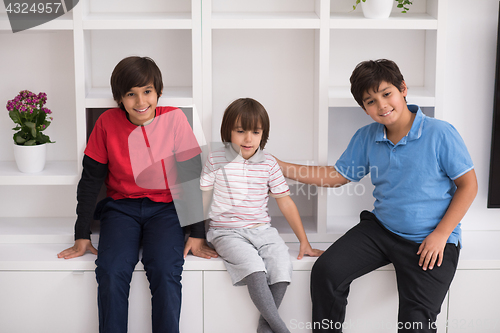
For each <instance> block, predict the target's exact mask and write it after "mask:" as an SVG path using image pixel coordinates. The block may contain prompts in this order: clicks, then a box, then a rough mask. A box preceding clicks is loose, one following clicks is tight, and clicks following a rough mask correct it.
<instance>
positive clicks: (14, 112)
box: [9, 110, 21, 124]
mask: <svg viewBox="0 0 500 333" xmlns="http://www.w3.org/2000/svg"><path fill="white" fill-rule="evenodd" d="M9 116H10V119H12V121H14V122H15V123H16V124H20V123H21V115H20V114H19V111H17V110H12V111H9Z"/></svg>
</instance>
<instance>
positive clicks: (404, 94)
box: [400, 81, 408, 97]
mask: <svg viewBox="0 0 500 333" xmlns="http://www.w3.org/2000/svg"><path fill="white" fill-rule="evenodd" d="M400 91H401V93H402V94H403V96H404V97H406V95H408V87H407V86H406V82H405V81H403V82H401V89H400Z"/></svg>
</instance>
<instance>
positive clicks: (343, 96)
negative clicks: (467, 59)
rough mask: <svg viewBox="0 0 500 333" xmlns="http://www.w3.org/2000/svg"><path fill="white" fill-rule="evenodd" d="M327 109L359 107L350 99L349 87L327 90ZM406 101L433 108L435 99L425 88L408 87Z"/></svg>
mask: <svg viewBox="0 0 500 333" xmlns="http://www.w3.org/2000/svg"><path fill="white" fill-rule="evenodd" d="M328 97H329V103H328V106H329V107H359V105H358V103H357V102H356V101H355V100H354V98H353V97H352V94H351V91H350V87H330V88H329V90H328ZM406 99H407V101H408V103H410V104H417V105H419V106H421V107H432V106H435V97H434V95H433V93H432V92H431V90H430V89H428V88H426V87H409V88H408V96H407V98H406Z"/></svg>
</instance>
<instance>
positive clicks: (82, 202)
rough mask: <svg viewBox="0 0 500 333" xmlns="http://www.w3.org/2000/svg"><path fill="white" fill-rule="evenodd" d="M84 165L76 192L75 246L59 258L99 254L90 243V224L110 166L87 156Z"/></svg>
mask: <svg viewBox="0 0 500 333" xmlns="http://www.w3.org/2000/svg"><path fill="white" fill-rule="evenodd" d="M82 164H83V170H82V177H81V178H80V181H79V182H78V187H77V190H76V193H77V194H76V197H77V202H78V203H77V206H76V214H77V220H76V223H75V244H74V245H73V246H72V247H70V248H67V249H66V250H64V251H61V252H60V253H59V254H58V255H57V256H58V257H59V258H64V259H71V258H76V257H79V256H82V255H84V254H85V252H87V251H90V252H92V253H93V254H97V250H96V249H95V248H94V246H93V245H92V243H91V242H90V233H91V232H90V223H91V221H92V213H93V212H94V208H95V204H96V199H97V196H98V195H99V191H100V190H101V186H102V184H103V182H104V180H105V179H106V175H107V174H108V165H107V164H102V163H99V162H97V161H96V160H94V159H92V158H90V157H89V156H87V155H84V156H83V161H82Z"/></svg>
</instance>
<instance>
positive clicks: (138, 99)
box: [121, 83, 161, 125]
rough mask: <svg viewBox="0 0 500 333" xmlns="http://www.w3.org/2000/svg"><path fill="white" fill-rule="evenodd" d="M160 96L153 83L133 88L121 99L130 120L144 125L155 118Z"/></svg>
mask: <svg viewBox="0 0 500 333" xmlns="http://www.w3.org/2000/svg"><path fill="white" fill-rule="evenodd" d="M160 96H161V93H160ZM160 96H158V93H157V92H156V89H155V87H154V86H153V84H152V83H151V84H148V85H146V86H144V87H133V88H131V89H130V90H129V91H128V92H127V93H126V94H125V96H123V97H122V99H121V102H122V103H123V107H124V108H125V111H127V113H128V115H129V120H130V122H131V123H133V124H135V125H143V124H144V123H146V122H148V121H150V120H151V119H153V118H154V117H155V110H156V105H157V104H158V97H160Z"/></svg>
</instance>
